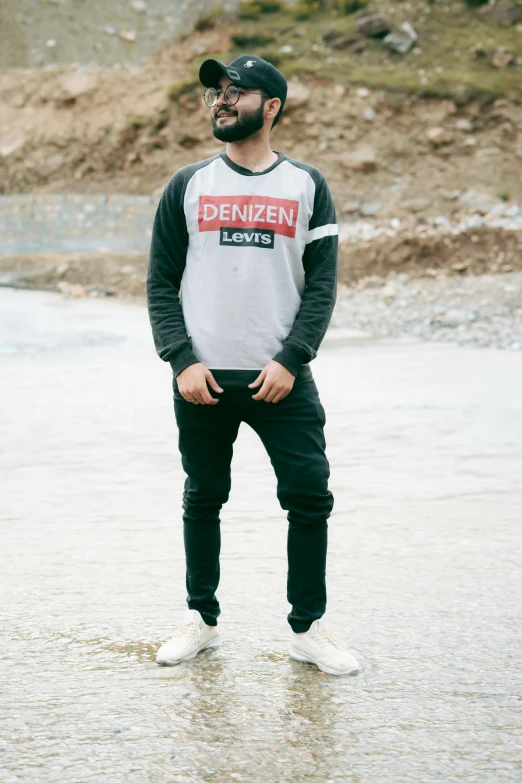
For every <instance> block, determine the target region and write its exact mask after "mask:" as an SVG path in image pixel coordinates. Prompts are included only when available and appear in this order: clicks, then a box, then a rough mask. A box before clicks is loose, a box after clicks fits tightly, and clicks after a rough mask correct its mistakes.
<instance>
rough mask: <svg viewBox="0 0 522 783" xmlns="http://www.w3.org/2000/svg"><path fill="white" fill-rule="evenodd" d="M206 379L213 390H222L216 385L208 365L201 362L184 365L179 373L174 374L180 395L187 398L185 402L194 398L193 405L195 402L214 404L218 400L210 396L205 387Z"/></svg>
mask: <svg viewBox="0 0 522 783" xmlns="http://www.w3.org/2000/svg"><path fill="white" fill-rule="evenodd" d="M207 381H208V383H209V384H210V386H211V387H212V388H213V389H214V391H217V392H222V391H223V389H222V388H221V387H220V386H218V383H217V381H216V380H215V378H214V376H213V375H212V373H211V372H210V370H209V369H208V367H205V365H204V364H202V363H201V362H198V363H197V364H191V365H189V366H188V367H185V369H184V370H182V372H180V374H179V375H176V383H177V384H178V389H179V391H180V394H181V396H182V397H183V398H184V399H185V400H187V402H192V400H194V399H196V402H195V403H194V405H196V404H197V403H200V404H201V405H216V404H217V403H218V402H219V400H217V399H215V398H214V397H211V396H210V392H209V390H208V388H207Z"/></svg>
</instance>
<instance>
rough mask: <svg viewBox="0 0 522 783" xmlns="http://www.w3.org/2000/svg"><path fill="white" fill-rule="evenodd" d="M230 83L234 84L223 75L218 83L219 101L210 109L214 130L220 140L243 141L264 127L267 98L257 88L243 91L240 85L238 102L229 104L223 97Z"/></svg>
mask: <svg viewBox="0 0 522 783" xmlns="http://www.w3.org/2000/svg"><path fill="white" fill-rule="evenodd" d="M229 84H232V82H231V81H230V79H228V78H227V77H226V76H223V77H222V78H221V79H220V81H219V83H218V84H217V85H216V87H217V90H218V92H219V93H220V95H219V98H218V102H217V103H216V105H215V106H213V107H212V108H211V110H210V116H211V118H212V132H213V134H214V136H215V137H216V139H219V140H220V141H241V140H242V139H247V138H248V137H249V136H251V135H252V134H253V133H257V131H259V130H261V128H262V127H263V125H264V122H265V114H264V102H265V98H264V96H263V95H260V92H258V91H257V90H256V91H255V92H243V88H242V87H240V88H239V89H240V91H241V95H240V97H239V100H238V102H237V103H236V104H235V105H234V106H228V105H227V104H226V103H225V100H224V98H223V92H224V91H225V89H226V88H227V87H228V85H229Z"/></svg>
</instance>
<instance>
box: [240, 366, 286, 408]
mask: <svg viewBox="0 0 522 783" xmlns="http://www.w3.org/2000/svg"><path fill="white" fill-rule="evenodd" d="M294 381H295V375H293V374H292V373H291V372H290V370H287V369H286V367H283V365H282V364H279V362H275V361H274V360H273V359H272V361H271V362H268V364H267V365H266V366H265V367H263V369H262V370H261V373H260V375H258V376H257V378H256V379H255V381H253V382H252V383H249V384H248V388H249V389H250V388H251V387H252V386H259V384H260V383H261V382H263V385H262V386H261V388H260V389H259V391H258V392H257V394H254V395H252V399H253V400H264V401H265V402H279V400H282V399H284V397H286V396H287V394H290V392H291V391H292V388H293V385H294Z"/></svg>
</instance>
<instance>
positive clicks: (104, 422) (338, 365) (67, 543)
mask: <svg viewBox="0 0 522 783" xmlns="http://www.w3.org/2000/svg"><path fill="white" fill-rule="evenodd" d="M312 369H313V372H314V375H315V378H316V382H317V385H318V388H319V391H320V395H321V399H322V402H323V405H324V407H325V410H326V416H327V425H326V439H327V449H328V456H329V459H330V463H331V483H330V487H331V489H332V491H333V493H334V496H335V501H336V503H335V508H334V512H333V514H332V517H331V519H330V523H329V540H330V548H329V555H328V596H329V603H328V612H327V618H328V621H329V622H328V624H329V625H330V626H332V627H333V628H334V629H335V630H336V631H337V632H338V633H339V634H340V635H341V636H342V637H343V638H344V639H345V640H346V641H347V642H348V645H349V647H350V649H351V650H352V652H353V653H354V654H355V655H356V656H357V657H358V658H359V660H360V661H361V663H362V665H363V669H364V670H363V672H362V674H360V675H357V676H355V677H331V676H329V675H326V674H324V673H322V672H320V671H319V670H318V669H317V668H315V667H314V666H310V665H308V664H302V663H299V662H297V661H293V660H292V659H290V658H289V657H288V655H287V652H286V647H287V634H288V629H289V627H288V625H287V623H286V614H287V612H288V610H289V606H288V604H287V602H286V598H285V583H286V551H285V543H286V521H285V516H284V512H283V511H281V509H280V507H279V505H278V502H277V499H276V496H275V478H274V476H273V472H272V468H271V466H270V463H269V460H268V457H267V456H266V454H265V452H264V450H263V447H262V445H261V443H260V441H258V439H257V437H256V436H255V434H254V433H253V432H252V431H251V430H249V429H248V428H247V427H246V426H245V425H243V426H242V428H241V429H240V434H239V437H238V440H237V442H236V446H235V455H234V462H233V476H232V479H233V481H232V494H231V498H230V501H229V503H228V504H227V505H226V506H225V509H224V510H223V514H222V526H223V547H222V579H221V584H220V588H219V592H218V595H219V599H220V602H221V607H222V615H221V617H220V626H221V630H222V634H223V636H224V644H223V646H222V647H219V648H216V649H214V650H208V651H205V652H203V653H201V654H200V655H199V656H198V657H197V658H196V659H194V660H192V661H188V662H186V663H184V664H182V665H180V666H177V667H168V668H163V667H159V666H157V665H156V664H155V662H154V658H155V652H156V650H157V648H158V647H159V645H160V644H161V643H162V642H163V641H165V640H166V639H168V638H169V637H170V636H171V635H172V633H173V631H174V629H175V627H176V626H177V624H178V623H179V622H180V620H181V616H182V612H183V610H184V608H185V590H184V558H183V541H182V527H181V492H182V487H183V480H184V475H183V473H182V469H181V464H180V457H179V453H178V451H177V430H176V426H175V419H174V414H173V409H172V398H171V385H170V384H171V380H170V378H171V376H170V370H169V368H168V367H167V365H165V364H163V363H162V362H161V361H160V360H159V359H158V358H157V356H156V354H155V352H154V348H153V345H152V337H151V336H150V329H149V325H148V319H147V315H146V311H145V309H144V308H143V307H142V306H139V305H137V304H127V303H124V302H120V301H113V300H111V301H99V300H91V299H84V300H67V299H63V298H61V297H59V296H58V295H55V294H46V293H40V292H38V293H36V292H20V291H12V290H8V289H4V290H0V379H1V381H0V403H1V413H0V416H1V422H0V426H1V432H2V440H1V443H0V456H1V466H2V468H1V469H2V493H1V498H0V523H1V531H2V544H3V546H2V559H1V562H0V579H1V589H2V593H1V594H2V596H3V600H2V602H1V605H0V629H1V636H0V680H1V696H0V700H1V703H0V752H1V758H2V764H1V767H2V775H1V776H0V777H1V780H2V783H8V782H9V781H24V783H26V781H29V780H30V781H42V783H43V781H45V783H54V781H60V783H61V782H62V781H67V782H68V783H69V781H70V782H71V783H73V782H74V783H76V781H82V780H96V781H98V780H109V781H115V780H125V781H139V783H142V782H145V781H146V782H147V783H148V782H149V781H150V782H151V783H152V782H153V783H177V781H179V782H180V783H181V782H182V781H183V783H187V782H188V783H192V782H194V783H196V781H197V782H198V783H199V781H209V782H210V781H212V783H219V782H220V781H223V783H224V782H225V781H227V783H228V781H256V783H257V781H259V782H260V783H261V782H263V783H264V782H265V781H268V782H269V783H272V781H310V783H311V781H314V783H315V782H316V781H321V782H323V781H324V782H325V783H326V781H358V782H360V783H375V781H381V780H382V781H386V783H390V781H392V782H393V783H395V781H397V782H399V781H401V782H402V781H405V782H408V781H412V783H419V781H439V780H451V781H459V783H461V781H474V782H475V781H484V783H491V782H492V781H495V783H497V781H520V780H521V776H522V751H521V750H520V748H521V743H520V736H521V728H522V717H521V711H520V705H521V680H522V677H521V674H520V643H521V636H522V633H521V623H520V619H521V618H520V606H521V603H522V594H521V593H522V590H521V583H520V551H521V550H520V543H521V540H520V539H521V535H520V529H521V526H520V518H521V508H522V490H521V488H520V473H521V467H522V417H521V412H522V411H521V409H522V394H521V388H522V356H520V355H513V354H509V353H507V352H495V351H493V350H487V349H482V350H472V349H462V348H457V347H455V346H445V345H432V344H425V343H417V342H412V341H380V342H379V341H369V340H364V339H360V338H357V337H356V336H353V335H351V334H350V333H342V332H341V331H339V330H331V332H330V333H329V334H328V336H327V338H326V340H325V342H324V343H323V346H322V348H321V351H320V355H319V357H318V358H317V359H316V360H315V361H314V362H313V365H312Z"/></svg>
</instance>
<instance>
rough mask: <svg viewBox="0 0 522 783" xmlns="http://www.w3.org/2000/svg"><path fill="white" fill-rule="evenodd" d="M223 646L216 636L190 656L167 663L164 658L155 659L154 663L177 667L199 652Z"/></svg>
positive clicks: (219, 638)
mask: <svg viewBox="0 0 522 783" xmlns="http://www.w3.org/2000/svg"><path fill="white" fill-rule="evenodd" d="M222 644H223V639H222V638H221V636H216V637H215V638H214V639H211V640H210V641H209V642H207V644H204V645H203V647H198V649H197V650H195V651H194V652H193V653H190V655H185V657H184V658H179V659H178V660H177V661H169V660H167V659H165V658H160V659H158V658H156V663H157V664H158V665H159V666H177V665H178V663H182V662H183V661H190V660H191V659H192V658H195V657H196V655H197V654H198V653H200V652H201V650H206V649H207V647H220V646H221V645H222Z"/></svg>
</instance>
